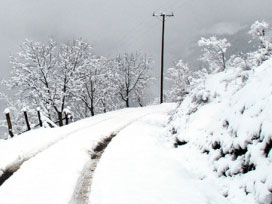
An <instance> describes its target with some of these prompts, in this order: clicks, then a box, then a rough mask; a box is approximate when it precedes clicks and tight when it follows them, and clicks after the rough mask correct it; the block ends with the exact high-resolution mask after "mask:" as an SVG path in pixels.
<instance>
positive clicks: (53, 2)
mask: <svg viewBox="0 0 272 204" xmlns="http://www.w3.org/2000/svg"><path fill="white" fill-rule="evenodd" d="M271 8H272V0H224V1H223V0H0V42H1V43H0V45H1V46H0V69H1V77H0V78H6V77H7V76H8V73H9V72H10V65H9V63H8V62H9V56H10V55H11V54H14V53H16V52H17V50H18V47H19V46H20V44H21V43H22V41H23V40H24V39H25V38H28V39H33V40H39V41H45V40H47V39H48V38H49V37H54V38H55V39H56V40H57V41H63V42H65V41H69V40H73V39H75V38H78V37H82V38H83V39H85V40H88V41H89V42H90V43H91V44H92V45H93V48H94V52H95V53H96V54H99V55H104V56H114V55H117V54H119V53H124V52H129V51H142V52H143V53H146V54H149V55H151V56H153V59H154V60H155V62H156V63H155V66H154V73H155V75H158V74H159V61H160V41H161V21H160V19H159V18H155V17H152V13H153V12H154V11H156V12H159V11H165V12H174V14H175V17H173V18H168V19H167V22H166V49H165V52H166V59H165V61H166V66H171V65H172V64H173V62H174V60H177V59H178V58H185V59H186V57H187V58H188V56H190V54H191V51H192V50H193V49H194V48H195V47H196V43H197V40H198V39H199V38H200V36H202V35H204V36H208V35H213V34H216V35H220V34H225V35H228V36H229V37H231V36H234V35H235V34H236V33H238V32H240V31H241V30H243V29H244V30H245V32H246V31H247V30H246V29H248V26H249V25H251V24H252V23H253V22H254V21H255V20H263V19H264V20H266V21H268V22H269V23H271V24H272V13H271ZM191 58H192V56H191ZM0 90H1V87H0Z"/></svg>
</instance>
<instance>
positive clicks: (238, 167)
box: [169, 59, 272, 204]
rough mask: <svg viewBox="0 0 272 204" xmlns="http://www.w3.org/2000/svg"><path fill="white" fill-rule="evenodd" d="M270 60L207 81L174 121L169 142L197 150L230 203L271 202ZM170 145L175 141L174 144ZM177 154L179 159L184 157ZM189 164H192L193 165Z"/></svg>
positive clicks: (271, 97) (271, 68) (177, 114)
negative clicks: (249, 68) (204, 157)
mask: <svg viewBox="0 0 272 204" xmlns="http://www.w3.org/2000/svg"><path fill="white" fill-rule="evenodd" d="M271 76H272V59H271V60H268V61H266V62H265V63H264V64H263V65H261V66H260V67H257V68H255V69H252V70H249V71H242V70H241V69H239V68H231V69H228V70H226V71H225V72H220V73H217V74H212V75H209V76H208V77H207V79H206V80H204V81H203V83H201V84H200V85H199V86H198V87H197V88H195V89H194V90H193V91H192V92H191V94H190V95H189V96H188V97H187V98H186V99H185V100H184V101H183V103H182V104H181V105H180V107H179V108H178V110H177V112H176V114H175V115H174V116H173V118H172V122H171V125H170V126H169V130H170V132H171V135H174V136H175V137H171V135H170V137H169V138H170V139H174V138H178V140H179V143H183V144H184V143H186V142H188V143H187V145H184V146H180V148H179V149H181V150H180V151H181V152H182V153H184V152H185V150H186V149H187V148H188V147H187V146H189V147H190V148H189V149H198V150H200V151H199V152H201V153H202V154H203V155H206V157H207V161H208V162H209V164H210V166H211V168H210V169H211V170H212V171H213V173H212V174H208V173H207V172H204V173H203V175H205V177H218V179H217V182H218V183H220V184H221V185H222V188H223V189H225V190H223V191H222V195H224V196H226V197H227V198H228V199H229V201H230V202H233V203H265V204H266V203H271V202H272V185H271V184H272V176H271V171H272V153H271V148H272V119H271V116H272V109H271V107H272V79H271ZM173 142H174V141H173ZM182 153H181V154H182ZM192 162H193V161H192Z"/></svg>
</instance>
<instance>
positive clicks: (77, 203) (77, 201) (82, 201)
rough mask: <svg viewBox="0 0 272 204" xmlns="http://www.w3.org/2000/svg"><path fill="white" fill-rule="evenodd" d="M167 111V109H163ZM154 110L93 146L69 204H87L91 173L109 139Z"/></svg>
mask: <svg viewBox="0 0 272 204" xmlns="http://www.w3.org/2000/svg"><path fill="white" fill-rule="evenodd" d="M162 112H164V111H162ZM165 112H168V111H165ZM154 113H155V112H150V113H147V114H144V115H141V116H139V117H137V118H135V119H134V120H133V121H130V122H128V123H127V124H125V125H124V126H123V127H121V128H119V129H118V130H117V131H115V132H114V133H112V134H111V135H110V136H109V137H106V138H104V139H103V140H102V141H101V142H99V143H98V145H97V146H96V147H95V148H94V150H93V152H90V157H91V158H90V160H89V162H87V163H86V165H85V167H84V169H83V170H82V175H81V178H80V179H79V181H78V183H77V185H76V188H75V191H74V194H73V198H72V200H71V201H70V202H69V204H89V196H90V193H91V185H92V180H93V175H94V172H95V169H96V166H97V164H98V162H99V160H100V158H101V157H102V155H103V153H104V151H105V149H106V147H107V146H108V145H109V143H110V142H111V140H112V139H113V138H114V137H116V136H117V135H118V133H119V132H121V131H122V130H124V129H125V128H127V127H128V126H130V125H131V124H132V123H135V122H137V121H139V120H140V119H142V118H144V117H146V116H148V115H152V114H154Z"/></svg>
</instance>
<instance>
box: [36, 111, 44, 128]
mask: <svg viewBox="0 0 272 204" xmlns="http://www.w3.org/2000/svg"><path fill="white" fill-rule="evenodd" d="M40 110H41V109H40V108H39V107H38V108H37V113H38V119H39V124H40V126H41V127H42V126H43V125H42V119H41V112H40Z"/></svg>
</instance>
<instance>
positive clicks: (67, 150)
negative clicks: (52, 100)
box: [0, 104, 175, 204]
mask: <svg viewBox="0 0 272 204" xmlns="http://www.w3.org/2000/svg"><path fill="white" fill-rule="evenodd" d="M174 106H175V105H173V104H165V105H163V106H157V107H156V106H154V107H147V108H135V109H133V108H131V109H126V110H121V111H115V112H112V113H108V114H103V115H98V116H95V117H93V118H89V119H86V120H82V121H79V122H77V123H73V124H71V125H69V126H66V127H63V128H55V129H40V130H36V131H31V132H28V133H26V134H23V135H21V136H18V137H15V138H13V139H10V140H2V141H1V143H0V145H1V154H0V165H1V167H0V168H1V169H2V172H5V171H6V170H7V169H12V168H13V167H14V166H18V165H19V164H20V163H22V162H23V161H24V162H23V164H22V165H21V167H20V168H19V170H18V171H16V172H15V173H14V174H13V175H12V176H11V177H10V178H9V179H8V180H6V181H5V182H4V184H3V185H2V186H1V187H0V203H3V204H11V203H12V204H22V203H23V204H31V203H33V204H34V203H35V204H36V203H47V204H48V203H52V204H54V203H56V204H61V203H69V202H72V201H73V195H74V191H75V187H76V185H77V182H78V181H79V179H80V176H81V173H82V171H83V169H84V166H85V164H86V163H87V162H89V160H90V153H91V152H92V150H93V148H94V147H95V146H96V145H97V143H98V142H99V141H101V140H102V139H104V138H106V137H108V136H110V135H111V134H114V133H115V134H116V133H118V132H119V131H120V130H122V129H124V128H126V127H127V126H129V125H130V124H131V123H134V122H135V121H137V120H141V118H143V117H145V116H147V115H149V114H153V113H158V112H159V113H164V114H165V115H167V113H168V112H169V111H170V110H172V109H173V108H174Z"/></svg>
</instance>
